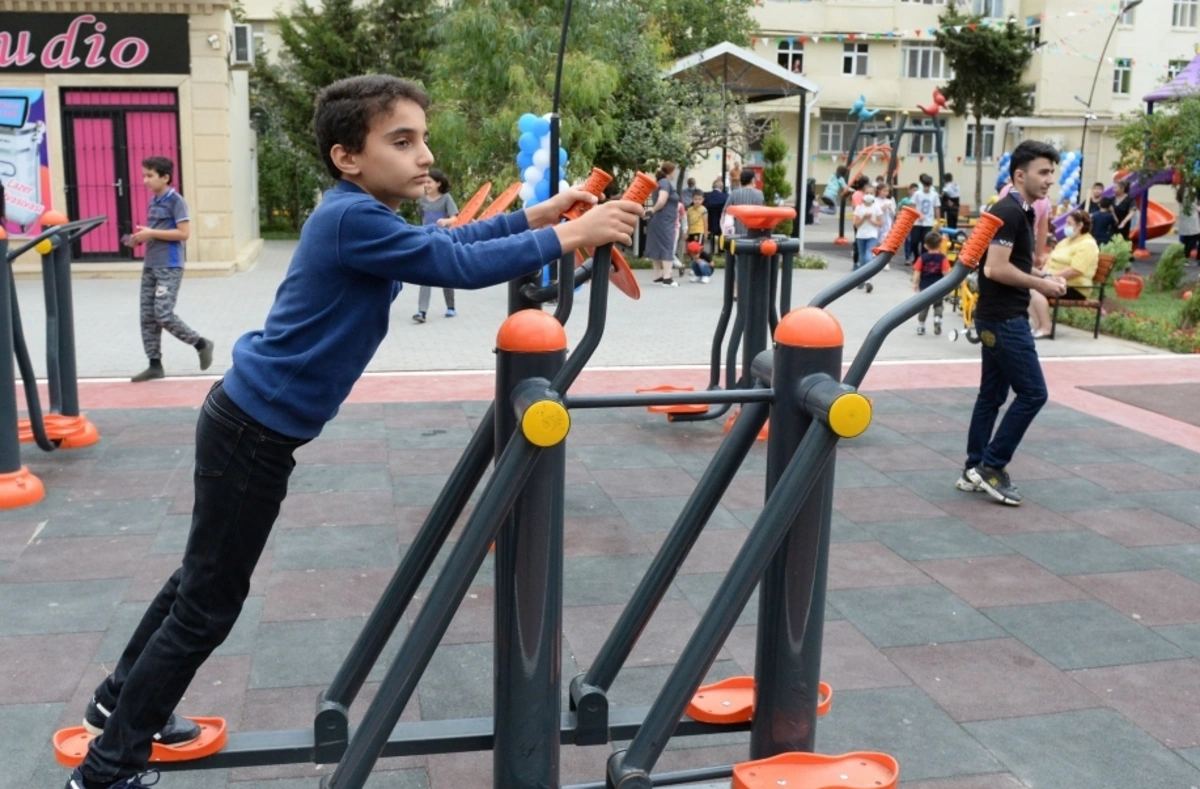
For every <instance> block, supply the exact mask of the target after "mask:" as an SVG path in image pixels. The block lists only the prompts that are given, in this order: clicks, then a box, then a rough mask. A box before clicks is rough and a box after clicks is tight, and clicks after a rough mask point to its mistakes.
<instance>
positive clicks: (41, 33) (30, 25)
mask: <svg viewBox="0 0 1200 789" xmlns="http://www.w3.org/2000/svg"><path fill="white" fill-rule="evenodd" d="M190 71H191V63H190V56H189V52H188V18H187V15H186V14H105V13H97V14H88V13H84V14H28V13H10V12H8V11H5V12H4V13H3V14H0V75H3V74H9V73H12V74H58V73H69V74H187V73H189V72H190Z"/></svg>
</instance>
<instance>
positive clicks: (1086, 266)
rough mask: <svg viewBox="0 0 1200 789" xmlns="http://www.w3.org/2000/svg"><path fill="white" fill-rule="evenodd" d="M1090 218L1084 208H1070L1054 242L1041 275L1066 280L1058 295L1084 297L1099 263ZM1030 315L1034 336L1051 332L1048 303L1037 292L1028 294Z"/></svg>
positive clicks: (1098, 251)
mask: <svg viewBox="0 0 1200 789" xmlns="http://www.w3.org/2000/svg"><path fill="white" fill-rule="evenodd" d="M1091 230H1092V217H1091V215H1090V214H1088V213H1087V212H1086V211H1082V210H1080V211H1073V212H1071V214H1070V215H1069V216H1068V217H1067V222H1066V224H1065V225H1063V240H1062V241H1060V242H1058V243H1057V244H1055V246H1054V250H1053V251H1052V252H1051V253H1050V258H1049V259H1048V260H1047V261H1046V266H1045V268H1044V269H1042V271H1041V274H1042V276H1045V277H1057V278H1060V279H1063V280H1066V283H1067V292H1066V293H1064V294H1063V295H1061V296H1059V297H1058V298H1060V299H1063V300H1080V301H1081V300H1083V299H1086V298H1087V297H1088V293H1089V292H1090V289H1091V287H1092V277H1094V276H1096V267H1097V266H1098V265H1099V263H1100V245H1099V244H1097V243H1096V239H1094V238H1092V236H1091ZM1029 317H1030V318H1031V319H1032V321H1033V336H1034V337H1035V338H1038V339H1041V338H1042V337H1048V336H1049V335H1050V302H1049V300H1048V299H1047V298H1046V297H1045V296H1044V295H1042V294H1041V293H1039V292H1037V291H1030V294H1029Z"/></svg>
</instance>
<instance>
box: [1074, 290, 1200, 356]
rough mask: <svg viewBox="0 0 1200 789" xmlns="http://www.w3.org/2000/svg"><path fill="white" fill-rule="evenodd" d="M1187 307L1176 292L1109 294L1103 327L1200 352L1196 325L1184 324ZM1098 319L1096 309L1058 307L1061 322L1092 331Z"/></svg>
mask: <svg viewBox="0 0 1200 789" xmlns="http://www.w3.org/2000/svg"><path fill="white" fill-rule="evenodd" d="M1183 310H1184V301H1183V299H1181V298H1179V296H1178V295H1177V294H1175V293H1147V292H1145V291H1143V292H1142V296H1141V298H1139V299H1137V300H1134V301H1130V300H1127V299H1118V298H1116V297H1114V296H1105V298H1104V311H1105V314H1104V317H1102V318H1101V319H1100V331H1101V332H1103V333H1104V334H1110V335H1112V336H1114V337H1120V338H1122V339H1125V340H1133V341H1134V342H1140V343H1144V344H1146V345H1152V346H1154V347H1155V348H1163V349H1165V350H1168V351H1173V352H1175V353H1200V335H1197V332H1196V329H1195V328H1186V329H1185V328H1182V327H1183V325H1184V321H1183ZM1095 320H1096V313H1095V312H1093V311H1092V310H1079V309H1069V308H1068V309H1059V311H1058V322H1059V323H1061V324H1063V325H1066V326H1074V327H1076V328H1078V329H1086V330H1088V331H1090V330H1091V328H1092V326H1093V325H1095Z"/></svg>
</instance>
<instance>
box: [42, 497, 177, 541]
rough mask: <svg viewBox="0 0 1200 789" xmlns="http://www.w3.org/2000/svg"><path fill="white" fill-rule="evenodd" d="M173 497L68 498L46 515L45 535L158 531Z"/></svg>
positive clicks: (71, 535)
mask: <svg viewBox="0 0 1200 789" xmlns="http://www.w3.org/2000/svg"><path fill="white" fill-rule="evenodd" d="M170 506H171V500H170V499H166V498H164V499H140V500H134V499H120V500H114V501H64V502H62V503H61V504H59V505H58V506H57V507H56V508H55V509H54V512H53V513H48V514H47V516H46V517H45V520H46V528H44V529H42V533H41V534H40V535H39V536H41V537H47V538H49V537H106V536H109V535H116V534H154V533H155V532H157V531H158V527H159V526H160V525H161V524H162V522H163V518H165V517H166V515H167V510H168V509H169V508H170Z"/></svg>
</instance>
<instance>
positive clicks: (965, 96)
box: [934, 3, 1033, 205]
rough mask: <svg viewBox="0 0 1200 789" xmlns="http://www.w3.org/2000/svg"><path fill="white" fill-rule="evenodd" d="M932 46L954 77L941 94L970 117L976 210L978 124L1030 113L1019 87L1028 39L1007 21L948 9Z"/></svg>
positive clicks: (980, 188) (1025, 89)
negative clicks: (973, 136)
mask: <svg viewBox="0 0 1200 789" xmlns="http://www.w3.org/2000/svg"><path fill="white" fill-rule="evenodd" d="M934 40H935V41H936V42H937V45H938V47H939V48H940V49H941V50H942V52H943V53H944V54H945V58H946V62H947V64H948V65H949V67H950V68H951V69H953V71H954V76H953V77H952V78H951V79H950V81H949V82H947V83H946V85H945V87H943V88H942V89H941V90H942V94H943V95H944V96H945V97H946V99H947V101H948V102H949V104H950V109H951V110H953V111H954V114H955V115H959V116H965V115H973V116H974V117H975V140H976V143H975V146H976V149H975V205H982V204H983V155H982V154H983V151H982V150H981V147H980V144H981V142H982V140H983V119H984V118H1008V117H1012V116H1014V115H1024V114H1027V113H1029V112H1030V111H1031V110H1032V108H1031V106H1030V102H1029V92H1030V90H1032V88H1031V87H1030V86H1028V85H1025V84H1024V83H1022V81H1021V80H1022V77H1023V75H1024V72H1025V67H1026V66H1027V65H1028V64H1029V60H1030V58H1031V57H1032V56H1033V53H1032V52H1031V51H1030V49H1029V36H1028V34H1027V33H1026V32H1025V31H1024V30H1023V29H1021V28H1018V27H1017V25H1016V24H1015V23H1013V22H1012V21H1009V22H1005V23H1001V22H995V21H993V20H989V19H986V18H984V17H981V16H974V15H970V14H966V13H964V12H962V11H960V10H959V8H958V7H957V6H956V5H954V4H953V3H952V4H950V5H948V6H947V7H946V10H945V11H944V12H943V13H942V15H941V16H940V17H938V32H937V33H936V35H935V36H934ZM939 175H940V173H939Z"/></svg>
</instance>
